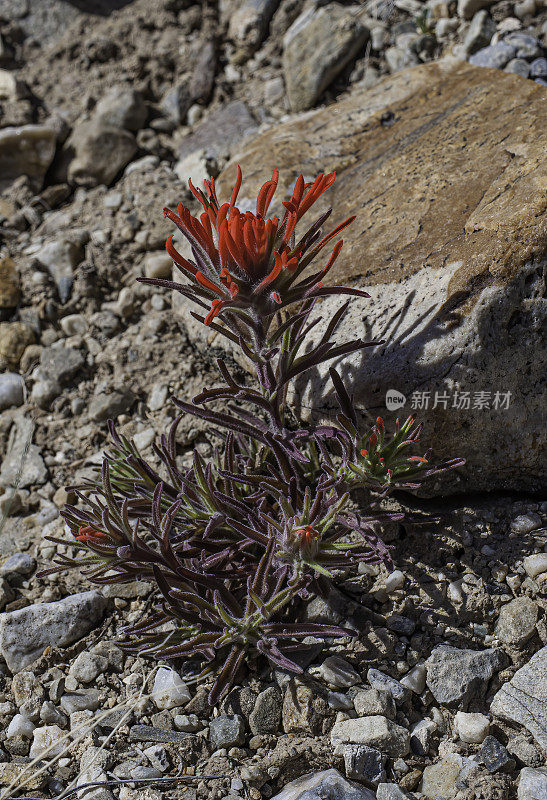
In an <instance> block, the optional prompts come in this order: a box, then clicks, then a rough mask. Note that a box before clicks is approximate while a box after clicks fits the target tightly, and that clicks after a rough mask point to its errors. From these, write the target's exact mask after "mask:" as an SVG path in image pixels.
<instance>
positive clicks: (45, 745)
mask: <svg viewBox="0 0 547 800" xmlns="http://www.w3.org/2000/svg"><path fill="white" fill-rule="evenodd" d="M64 737H65V731H63V730H61V728H59V726H58V725H45V726H44V727H43V728H36V729H35V731H34V740H33V742H32V744H31V746H30V757H31V758H36V757H37V756H38V757H39V756H42V755H44V756H45V755H47V757H48V758H52V757H53V756H58V755H60V754H61V753H63V752H64V751H65V749H66V742H65V741H61V739H64ZM49 748H51V749H49ZM46 751H47V753H46Z"/></svg>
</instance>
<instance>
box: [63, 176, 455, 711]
mask: <svg viewBox="0 0 547 800" xmlns="http://www.w3.org/2000/svg"><path fill="white" fill-rule="evenodd" d="M241 180H242V176H241V171H240V170H239V169H238V177H237V181H236V185H235V187H234V190H233V192H232V195H231V198H230V202H226V203H223V204H220V203H219V201H218V199H217V194H216V189H215V184H214V181H213V180H211V181H206V182H205V191H201V190H197V189H195V187H193V186H192V184H191V183H190V188H191V190H192V192H193V193H194V195H195V197H196V198H197V200H199V202H200V203H201V205H202V207H203V213H201V215H200V216H199V218H198V217H195V216H193V215H192V214H191V213H190V211H189V210H188V209H186V208H183V207H182V206H179V209H178V214H174V213H173V212H172V211H170V210H169V209H165V214H166V216H168V217H169V218H170V219H171V220H172V221H173V222H174V223H175V224H176V225H177V226H178V227H179V229H180V230H181V231H182V233H183V234H184V236H186V238H187V239H188V240H189V242H190V245H191V250H192V254H193V260H189V259H186V258H183V257H182V256H181V255H180V254H179V253H178V252H177V251H176V250H175V247H174V245H173V241H172V237H169V239H168V241H167V250H168V252H169V253H170V255H171V257H172V258H173V261H174V262H175V264H176V265H177V267H178V268H179V269H180V270H181V271H182V272H183V274H184V275H186V277H187V279H188V282H187V283H185V284H179V283H175V282H172V281H162V280H152V279H150V280H146V282H148V283H152V284H159V285H163V286H166V287H169V288H175V289H177V290H178V291H180V292H182V293H183V294H184V295H185V296H187V297H188V298H190V299H192V300H194V301H195V302H196V303H197V304H198V306H200V307H201V308H202V309H205V311H206V314H205V315H204V316H201V315H195V316H197V318H198V319H201V321H202V322H204V324H206V325H210V326H212V327H214V328H215V330H217V331H218V332H219V333H221V334H222V335H224V336H226V337H227V338H228V339H229V340H230V341H231V342H232V344H235V345H237V346H238V347H240V348H241V350H242V353H243V354H244V355H245V356H246V358H247V360H248V363H249V365H250V368H251V369H252V374H250V375H249V376H248V380H246V381H243V382H242V381H240V380H238V379H236V377H235V376H234V374H233V373H232V372H231V371H230V369H229V367H228V365H227V363H226V362H225V361H224V360H222V359H219V360H218V373H219V378H220V381H219V384H218V386H216V387H214V388H212V389H205V390H204V391H202V392H200V393H199V394H198V395H197V396H196V397H194V398H193V400H192V401H191V402H188V401H186V400H179V399H175V401H174V402H175V404H176V406H178V408H179V409H180V411H181V414H180V415H179V416H178V417H177V419H176V420H175V421H174V423H173V425H172V427H171V429H170V430H169V431H168V433H167V434H165V435H163V436H161V437H160V439H159V441H158V442H157V444H156V445H155V456H156V463H155V464H152V463H149V462H148V461H147V460H146V459H145V458H143V456H142V455H141V454H140V453H139V451H138V450H137V448H136V447H135V444H134V443H133V442H131V441H129V440H128V439H127V438H126V437H125V436H123V435H122V434H121V433H119V432H117V431H116V429H115V427H114V425H113V424H112V423H110V433H111V448H110V451H109V452H108V453H107V454H106V455H105V458H104V462H103V466H102V470H101V473H100V474H99V475H98V476H97V479H96V481H94V482H90V483H88V484H86V485H84V486H82V487H79V488H78V490H77V497H78V499H79V503H77V504H76V505H73V506H67V507H66V508H65V510H64V517H65V520H66V522H67V524H68V526H69V528H70V530H71V532H72V534H73V541H72V548H73V549H75V551H76V554H75V555H74V553H72V554H70V553H69V554H65V553H64V552H63V554H61V555H59V556H58V557H57V559H56V566H55V567H53V569H59V568H68V567H78V568H80V569H81V570H83V572H84V573H85V574H86V575H87V576H88V577H89V578H90V580H92V581H94V582H95V583H98V584H110V583H123V582H127V581H131V580H135V579H139V580H146V581H150V582H152V583H153V584H154V586H155V587H156V594H157V597H156V600H157V602H156V606H155V609H154V610H153V612H151V613H150V614H149V615H148V616H147V617H146V618H145V619H143V620H141V621H140V622H139V623H138V624H136V625H134V626H133V627H132V628H131V629H129V630H128V631H127V634H128V641H126V644H125V646H126V647H127V648H129V649H133V650H137V651H139V652H144V653H150V654H153V655H155V656H156V657H162V658H173V659H176V658H180V657H184V658H185V659H186V660H188V659H190V660H192V659H194V660H195V662H196V665H201V667H203V663H204V662H205V667H203V671H202V673H201V675H202V677H203V678H204V679H205V678H207V677H208V676H209V675H213V676H214V682H213V686H212V689H211V693H210V702H211V703H215V702H217V701H218V700H219V699H221V698H222V697H223V696H224V695H225V694H226V692H227V691H228V690H229V688H230V686H231V685H232V683H233V682H234V681H235V680H236V679H237V677H238V673H239V671H240V669H241V668H242V667H243V664H244V662H245V661H247V663H248V664H249V665H250V666H252V665H253V661H254V660H255V659H256V658H261V657H263V656H264V657H266V658H267V659H268V660H269V661H270V662H271V663H272V664H275V665H277V666H278V667H281V668H283V669H287V670H290V671H292V672H301V671H302V666H301V663H300V658H299V651H300V650H301V648H302V639H303V638H305V637H306V636H310V635H312V636H324V637H332V636H352V635H354V633H353V631H350V630H346V629H344V628H341V627H338V626H327V625H315V624H309V623H302V622H299V621H298V620H299V615H300V613H301V609H302V604H303V603H304V602H305V601H307V600H308V599H309V598H310V596H312V595H313V594H325V593H326V592H328V590H329V587H330V585H331V583H332V581H335V580H336V575H337V573H339V571H340V570H344V571H346V570H347V569H348V568H349V567H351V566H352V565H355V564H357V563H358V562H360V561H365V562H373V563H378V562H384V563H386V564H387V565H388V566H389V565H390V563H391V559H390V554H389V549H388V547H387V546H386V545H385V544H384V543H383V541H382V539H381V537H380V536H379V534H378V530H380V529H381V526H382V524H383V523H385V522H386V521H393V520H397V519H400V518H402V516H403V515H402V514H399V513H397V514H394V513H386V512H384V511H382V501H384V500H385V498H386V496H387V495H388V494H389V493H390V492H391V491H393V489H395V488H401V487H403V488H406V489H412V488H415V487H417V486H418V485H419V484H420V482H421V481H422V480H423V479H424V478H425V477H427V476H429V475H431V474H434V473H437V472H439V471H441V470H443V469H450V468H453V467H455V466H458V465H459V464H461V463H462V462H461V461H457V460H453V461H447V462H444V463H443V464H441V465H439V466H432V465H431V464H430V463H429V455H428V454H426V455H425V456H422V455H418V456H417V455H409V454H408V450H409V449H410V448H412V447H413V445H414V444H415V443H416V442H417V440H418V437H419V433H420V428H419V427H413V420H412V419H409V420H407V421H406V422H404V423H403V424H402V425H399V422H397V425H396V430H395V433H394V434H393V435H392V436H391V437H389V436H388V435H387V433H386V431H385V428H384V423H383V421H382V420H381V419H380V418H378V419H377V420H376V424H375V425H374V426H373V427H372V428H371V429H366V428H365V429H363V427H362V423H361V416H360V414H359V413H358V411H357V409H356V407H355V405H354V402H353V399H352V397H351V396H350V394H349V392H348V391H347V389H346V388H345V386H344V383H343V381H342V379H341V377H340V375H339V373H338V372H337V371H336V370H335V369H333V368H331V369H330V376H331V380H332V384H333V388H334V390H335V393H336V395H337V397H338V401H339V405H340V413H339V415H338V417H337V419H336V422H335V423H334V424H332V425H322V426H315V427H314V426H311V425H309V424H306V423H304V422H303V421H301V420H299V418H298V416H297V413H296V410H295V409H293V408H292V407H291V406H290V404H289V402H288V398H289V393H288V390H289V387H290V385H291V383H292V382H293V381H294V380H295V378H297V377H299V376H300V375H302V374H303V373H305V372H306V371H307V370H309V369H311V368H317V367H321V366H322V365H324V364H325V363H326V362H328V361H332V359H338V358H340V357H342V356H344V355H347V354H348V353H352V352H356V351H359V350H362V349H363V348H365V347H368V346H370V345H373V344H375V343H374V342H368V341H364V340H363V339H360V338H357V339H354V340H353V341H349V342H342V343H336V342H335V341H334V336H335V334H336V332H337V330H338V329H339V326H340V323H341V321H342V320H343V318H344V315H345V314H346V311H347V309H348V305H349V301H345V302H344V303H343V304H342V305H341V307H340V308H339V309H338V311H336V313H334V314H333V316H332V318H331V319H329V321H328V323H324V324H323V326H322V332H321V334H320V335H319V336H317V337H315V338H314V337H313V336H312V335H310V334H311V332H312V330H318V329H319V328H318V320H317V319H315V320H314V321H313V322H312V321H310V315H311V312H312V311H313V309H314V308H315V305H316V303H317V300H318V298H320V297H323V296H326V295H329V294H330V295H333V294H346V295H358V296H362V297H368V295H367V294H366V293H365V292H362V291H360V290H357V289H354V288H351V287H339V286H325V285H323V280H324V278H325V276H326V275H327V273H328V272H329V270H330V269H331V267H332V265H333V264H334V261H335V260H336V258H337V256H338V254H339V253H340V248H341V246H342V241H337V242H336V244H335V245H334V248H333V250H332V253H331V255H330V257H329V258H328V259H327V261H326V264H324V265H323V266H322V267H320V268H318V269H317V270H316V271H314V272H311V273H310V274H308V273H307V272H306V270H307V268H308V267H309V265H310V264H311V262H312V260H313V259H314V258H315V257H317V256H318V255H319V254H320V253H321V251H322V250H323V248H324V247H326V246H327V245H328V244H329V243H330V242H332V241H333V240H334V239H335V238H336V237H337V236H338V233H339V232H340V231H341V230H342V229H343V228H345V227H346V226H347V225H348V224H349V223H350V222H351V221H352V219H349V220H346V221H345V222H343V223H341V224H340V225H338V226H337V227H336V228H334V230H332V231H331V232H330V233H328V234H326V235H323V234H322V226H323V225H324V223H325V221H326V220H327V219H328V217H329V215H330V211H328V212H326V213H324V214H322V215H321V216H320V217H319V218H318V219H316V220H315V221H314V222H313V223H312V224H311V226H310V227H308V229H307V230H306V231H305V232H304V233H300V234H299V238H298V237H297V234H296V229H297V225H298V224H299V223H300V220H301V219H302V217H303V216H304V215H305V214H306V213H307V212H308V211H309V210H310V209H311V208H312V206H313V204H314V203H315V202H316V200H317V199H318V198H319V197H320V196H321V195H322V194H323V193H324V192H325V191H326V189H328V187H329V186H331V184H332V182H333V181H334V174H330V175H320V176H319V177H318V178H316V179H315V180H314V181H313V182H305V180H304V178H303V177H302V176H300V177H299V178H298V179H297V180H296V183H295V186H294V190H293V192H292V195H291V197H290V198H289V199H288V200H286V201H285V202H284V203H283V207H284V209H285V211H284V213H283V216H282V218H281V217H279V216H272V217H267V214H268V209H269V208H270V206H271V205H272V203H273V201H274V195H275V191H276V188H277V184H278V172H277V170H275V171H274V174H273V175H272V178H271V179H270V180H269V181H267V182H266V183H265V184H264V185H263V186H262V188H261V189H260V191H259V193H258V197H257V201H256V210H255V212H254V213H251V212H249V211H245V212H242V211H240V210H239V209H238V208H237V205H236V202H237V198H238V193H239V191H240V187H241ZM143 280H144V279H143ZM184 414H191V415H193V416H194V417H197V418H199V419H201V420H204V421H205V422H206V423H208V425H209V428H210V431H211V433H214V434H215V435H216V437H217V440H218V441H219V442H220V445H219V446H217V447H216V449H215V451H214V454H213V456H212V458H210V459H209V460H205V459H204V458H203V457H202V456H201V455H200V454H199V452H197V451H194V453H193V460H192V464H191V466H189V467H183V466H182V465H181V461H180V458H179V456H180V448H179V446H178V445H177V428H178V425H179V424H180V420H181V418H182V417H183V415H184ZM158 464H159V465H158ZM356 489H359V490H360V493H359V498H360V499H359V505H358V506H357V505H356V502H355V490H356ZM363 498H366V499H363ZM54 541H55V540H54ZM62 543H63V544H66V542H62Z"/></svg>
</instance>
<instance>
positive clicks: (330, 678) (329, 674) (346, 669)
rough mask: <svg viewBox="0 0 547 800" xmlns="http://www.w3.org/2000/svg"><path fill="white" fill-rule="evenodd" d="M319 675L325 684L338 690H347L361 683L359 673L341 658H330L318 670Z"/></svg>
mask: <svg viewBox="0 0 547 800" xmlns="http://www.w3.org/2000/svg"><path fill="white" fill-rule="evenodd" d="M317 674H318V675H319V676H320V677H321V678H322V679H323V680H324V681H325V683H328V684H329V685H330V686H335V687H336V688H337V689H347V688H349V687H350V686H355V684H356V683H361V676H360V675H359V673H358V672H356V671H355V669H354V668H353V667H352V666H351V664H350V663H349V662H348V661H346V659H345V658H341V657H340V656H328V657H327V658H326V659H325V660H324V661H323V663H322V664H321V666H320V667H319V669H318V670H317Z"/></svg>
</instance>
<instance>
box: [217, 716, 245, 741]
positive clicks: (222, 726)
mask: <svg viewBox="0 0 547 800" xmlns="http://www.w3.org/2000/svg"><path fill="white" fill-rule="evenodd" d="M209 741H210V742H211V747H212V748H213V750H219V749H220V748H221V747H228V748H230V747H237V746H239V745H242V744H243V743H244V741H245V723H244V722H243V717H241V716H240V715H239V714H234V715H233V716H231V717H229V716H227V715H225V714H221V715H220V716H219V717H215V718H214V719H212V720H211V722H210V723H209Z"/></svg>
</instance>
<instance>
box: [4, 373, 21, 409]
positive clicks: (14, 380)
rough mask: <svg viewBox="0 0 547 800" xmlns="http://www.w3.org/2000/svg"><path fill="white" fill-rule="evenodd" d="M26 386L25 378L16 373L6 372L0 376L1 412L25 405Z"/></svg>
mask: <svg viewBox="0 0 547 800" xmlns="http://www.w3.org/2000/svg"><path fill="white" fill-rule="evenodd" d="M24 386H25V383H24V381H23V378H22V377H21V376H20V375H18V374H17V373H16V372H4V373H3V374H2V375H0V411H4V410H5V409H6V408H10V407H11V406H16V407H17V406H22V405H23V401H24V399H25V394H24Z"/></svg>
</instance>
